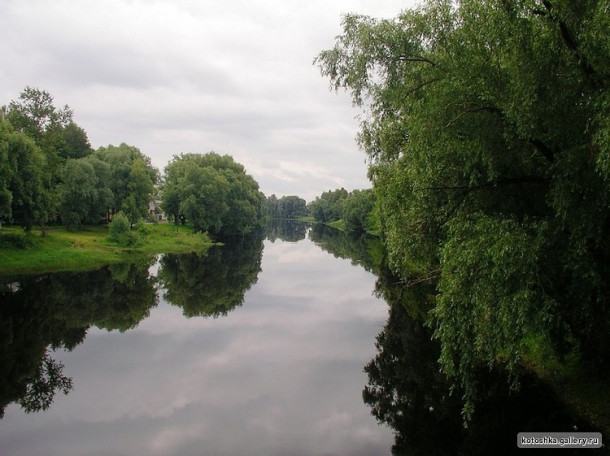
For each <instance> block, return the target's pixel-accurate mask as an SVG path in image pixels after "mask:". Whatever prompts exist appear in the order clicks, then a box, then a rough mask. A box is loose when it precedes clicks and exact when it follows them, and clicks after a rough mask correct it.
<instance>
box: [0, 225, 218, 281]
mask: <svg viewBox="0 0 610 456" xmlns="http://www.w3.org/2000/svg"><path fill="white" fill-rule="evenodd" d="M107 234H108V228H107V227H106V226H88V227H85V228H84V229H83V230H81V231H67V230H66V229H65V228H63V227H57V228H56V227H52V228H49V229H48V230H45V232H44V235H43V233H42V232H41V231H40V230H32V232H31V233H30V234H25V233H24V232H23V230H22V229H21V228H15V227H3V228H0V275H8V274H11V275H12V274H40V273H45V272H58V271H84V270H89V269H95V268H99V267H102V266H105V265H107V264H112V263H121V262H123V261H125V260H127V259H129V257H133V256H134V255H154V254H158V253H187V252H202V251H205V250H206V249H207V248H208V247H210V246H211V245H212V244H213V242H212V240H211V239H210V238H209V237H208V236H207V235H206V234H199V233H193V231H192V229H191V228H189V227H186V226H176V225H173V224H158V225H152V224H151V225H144V226H143V227H140V229H139V230H138V241H137V242H136V244H135V245H134V246H133V247H120V246H118V245H116V244H113V243H111V242H109V241H108V240H107V239H106V236H107Z"/></svg>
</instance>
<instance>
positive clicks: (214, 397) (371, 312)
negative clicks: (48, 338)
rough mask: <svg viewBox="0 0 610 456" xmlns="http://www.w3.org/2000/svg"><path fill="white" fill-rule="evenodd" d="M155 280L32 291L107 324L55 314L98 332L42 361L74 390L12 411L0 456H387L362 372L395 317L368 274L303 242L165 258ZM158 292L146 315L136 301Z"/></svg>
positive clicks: (78, 282)
mask: <svg viewBox="0 0 610 456" xmlns="http://www.w3.org/2000/svg"><path fill="white" fill-rule="evenodd" d="M259 245H260V248H258V246H259ZM223 249H225V250H224V252H223ZM263 252H264V253H263ZM261 254H262V255H261ZM261 256H262V258H261ZM236 260H237V261H236ZM237 262H241V264H240V265H239V266H236V263H237ZM115 269H117V270H118V269H119V268H115ZM126 269H129V267H126ZM148 270H149V271H150V276H151V277H142V275H141V274H140V275H138V274H133V273H131V274H130V273H129V272H127V273H126V272H125V271H124V270H118V272H113V271H112V270H111V272H110V273H109V274H108V273H101V274H98V275H95V274H93V273H89V274H84V275H82V276H78V275H76V274H73V275H71V276H69V277H65V278H63V279H58V280H57V281H55V282H54V283H53V284H50V285H46V282H48V281H49V280H52V279H50V278H49V277H46V276H45V277H41V278H38V279H37V280H30V281H29V282H28V284H31V285H32V286H37V285H38V286H39V288H40V291H41V293H46V292H47V288H49V289H53V290H54V291H55V292H58V293H60V294H62V293H66V292H67V290H66V289H63V290H62V286H61V285H58V283H59V284H63V285H64V287H63V288H68V289H69V288H70V287H69V284H70V283H72V284H74V286H75V287H76V288H77V289H78V290H77V291H75V293H74V294H76V295H78V294H79V292H82V294H81V296H82V295H86V294H87V293H88V294H89V295H95V296H97V295H100V294H102V295H103V293H104V292H108V293H109V294H107V295H105V296H106V299H110V300H116V302H114V303H108V304H109V305H106V306H105V307H107V308H109V309H110V310H111V312H108V313H107V314H103V312H101V309H99V308H97V309H93V310H91V309H90V307H91V306H92V305H95V304H93V303H90V302H84V303H79V302H77V301H78V296H70V297H69V298H67V299H66V298H65V296H63V298H59V299H60V300H61V299H66V301H67V302H66V304H68V306H69V307H70V308H71V309H72V310H75V311H76V312H75V315H67V314H66V313H60V314H57V313H55V315H54V318H55V319H62V320H65V321H68V325H69V326H71V327H73V328H75V327H81V326H84V323H88V322H92V323H93V326H92V327H91V328H90V329H88V331H87V335H86V337H85V338H84V340H83V341H82V342H81V343H79V344H78V345H76V346H75V347H74V348H73V349H72V350H71V351H65V350H56V351H49V356H50V357H51V358H52V359H53V360H54V361H55V364H56V365H59V363H61V364H63V366H64V367H63V371H62V375H63V376H64V377H69V378H71V381H72V388H71V390H70V391H69V392H68V394H66V395H64V394H62V392H61V391H59V392H58V393H56V394H55V397H54V400H53V402H52V404H50V406H49V408H48V410H47V411H46V412H38V413H30V414H27V413H24V412H23V411H22V410H21V408H20V407H19V406H17V405H15V404H12V405H9V406H8V407H7V408H6V410H5V416H4V418H3V420H2V421H0V454H2V455H12V456H19V455H28V456H31V455H46V456H54V455H58V456H59V455H62V456H68V455H84V454H87V455H139V454H142V455H201V454H206V455H224V454H226V455H259V454H260V455H274V454H276V455H288V454H290V455H326V454H342V455H346V454H350V455H386V454H389V450H390V446H391V443H392V433H391V431H390V430H389V429H388V428H386V427H381V426H379V425H378V424H377V423H376V421H375V418H374V417H373V416H371V414H370V409H369V408H368V407H367V406H366V405H365V404H364V403H363V402H362V388H363V386H364V385H365V384H366V374H365V373H364V372H363V366H364V365H365V364H366V363H367V362H368V361H369V360H370V359H371V357H372V356H373V355H374V353H375V345H374V340H375V336H376V335H377V333H379V331H380V330H381V329H382V328H383V325H384V323H385V321H386V319H387V315H388V309H387V305H386V304H385V302H383V301H382V300H380V299H378V298H376V297H374V296H373V295H372V291H373V288H374V283H375V276H374V275H373V274H371V273H370V272H367V271H366V270H364V269H363V268H362V267H360V266H357V265H353V264H352V263H351V262H350V261H348V260H343V259H339V258H335V257H333V256H332V255H329V254H328V253H326V252H325V251H323V250H322V249H320V248H319V247H318V246H317V245H316V244H314V243H313V242H312V241H311V240H309V239H302V240H300V241H299V242H289V241H283V240H281V239H275V240H274V241H273V242H272V241H270V240H265V241H264V243H263V244H255V245H254V246H249V247H247V248H243V247H242V248H241V249H240V248H237V249H230V248H225V247H223V248H221V249H216V250H215V251H213V252H210V254H209V255H208V256H207V257H205V258H201V259H200V258H197V257H196V256H195V255H191V256H186V257H171V258H163V259H162V260H161V261H159V262H156V263H154V264H152V265H151V266H150V267H149V269H148ZM156 276H159V277H157V278H156V279H155V280H157V281H158V283H159V285H158V290H157V294H156V302H155V299H154V298H153V300H152V301H151V300H150V298H151V293H150V290H149V291H143V288H144V289H145V288H147V287H150V286H152V282H153V280H151V279H154V278H155V277H156ZM161 276H162V277H161ZM109 277H111V278H109ZM161 278H162V280H160V279H161ZM105 279H107V280H109V281H110V283H108V282H107V281H105ZM121 280H125V282H126V283H121ZM41 282H42V283H43V286H42V287H40V283H41ZM85 282H88V285H84V283H85ZM136 283H138V284H139V286H138V287H137V288H133V289H132V288H131V287H130V285H132V284H136ZM189 283H191V284H194V285H195V286H194V288H193V289H191V290H185V289H184V288H185V287H187V286H188V284H189ZM15 286H17V285H15V284H13V287H15ZM19 286H21V287H24V286H27V284H23V283H22V284H20V285H19ZM121 287H124V288H125V290H123V292H121V291H120V288H121ZM100 289H101V290H103V291H101V290H100ZM60 290H61V291H60ZM111 290H114V291H115V293H113V292H112V291H111ZM49 292H50V291H49ZM142 296H144V298H142ZM128 298H134V302H133V303H131V302H127V301H123V302H121V301H122V300H126V299H128ZM41 299H44V298H43V297H42V296H41ZM49 299H50V298H49ZM170 300H171V301H173V302H171V301H170ZM143 302H144V304H143ZM210 303H213V304H211V305H210ZM52 305H54V304H52ZM117 308H122V309H123V310H124V309H127V310H126V311H117ZM143 309H145V310H143ZM112 310H114V311H115V312H114V314H113V312H112ZM79 313H80V315H79ZM83 314H84V315H83ZM146 314H147V315H148V316H144V318H142V319H141V321H139V323H137V326H136V327H135V328H133V329H126V328H125V327H129V326H130V325H131V323H132V322H134V321H135V322H137V321H138V320H139V319H140V316H142V315H146ZM43 320H44V321H47V320H48V318H44V319H43ZM30 330H32V328H30ZM54 337H56V338H57V337H59V338H60V339H61V337H64V336H61V335H60V336H58V335H57V334H56V335H55V336H54ZM64 338H69V337H68V336H66V337H64Z"/></svg>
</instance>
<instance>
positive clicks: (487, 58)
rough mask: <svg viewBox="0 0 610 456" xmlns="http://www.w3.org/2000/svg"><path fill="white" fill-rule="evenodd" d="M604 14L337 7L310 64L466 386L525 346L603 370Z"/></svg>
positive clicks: (400, 271)
mask: <svg viewBox="0 0 610 456" xmlns="http://www.w3.org/2000/svg"><path fill="white" fill-rule="evenodd" d="M609 13H610V11H609V10H608V3H607V2H606V1H604V0H586V1H579V2H566V1H559V0H525V1H506V0H485V1H483V0H464V1H460V2H454V1H451V0H428V1H425V2H423V3H422V5H421V6H419V7H418V8H415V9H410V10H406V11H404V12H403V13H401V14H400V15H398V16H397V17H396V18H393V19H383V20H381V19H373V18H370V17H366V16H360V15H355V14H350V15H346V16H345V17H344V18H343V24H342V26H343V31H342V33H341V35H340V36H339V37H338V38H337V40H336V43H335V46H334V47H332V48H331V49H328V50H324V51H322V52H321V53H320V54H319V55H318V57H317V59H316V64H317V65H318V66H319V68H320V70H321V73H322V75H323V76H325V77H328V78H329V80H330V82H331V87H332V88H334V89H336V90H339V89H345V90H347V91H348V92H350V93H351V95H352V99H353V102H354V103H355V104H356V105H358V106H360V107H362V109H364V110H365V115H363V116H362V118H363V121H362V124H361V130H360V133H359V135H358V141H359V144H360V146H361V147H362V148H363V150H364V151H365V153H366V154H367V157H368V164H369V177H370V179H371V181H372V183H373V188H374V194H375V197H376V199H377V208H378V212H379V217H380V221H381V223H380V226H381V227H382V237H383V239H384V242H385V245H386V249H387V252H388V261H389V264H390V267H391V269H392V272H393V273H394V274H396V275H397V276H398V278H399V280H401V281H402V282H403V283H404V284H405V285H409V284H413V283H421V282H422V281H429V282H431V283H434V285H435V287H434V293H433V300H432V301H431V302H432V304H431V306H430V309H429V313H428V317H429V324H430V326H431V327H432V328H433V329H434V331H433V336H434V338H436V339H438V340H439V341H440V343H441V355H440V364H441V367H442V369H443V371H444V372H445V373H446V374H447V375H448V376H449V377H450V378H451V379H453V382H454V386H455V387H457V388H461V390H462V391H463V394H464V398H465V401H466V402H465V403H466V407H465V414H466V415H467V416H468V415H469V414H470V412H471V409H470V405H471V404H472V403H473V400H474V398H475V397H476V394H477V393H476V382H475V380H474V378H475V372H476V371H477V370H478V369H480V368H481V367H483V368H484V366H486V365H493V364H496V363H500V364H502V365H504V366H507V367H508V369H509V371H510V372H512V373H513V375H515V376H516V375H517V374H518V372H519V370H520V369H522V360H523V358H524V357H525V356H528V355H532V350H534V351H535V350H538V351H540V350H544V351H545V353H546V355H545V356H546V357H547V358H548V357H551V358H553V359H558V360H564V359H566V357H572V359H578V360H579V362H580V363H581V366H582V367H583V372H588V373H589V374H592V373H594V372H597V373H598V374H600V373H602V372H605V373H606V374H607V372H608V366H610V362H609V361H610V338H609V337H608V334H610V331H609V329H610V311H609V305H610V288H609V287H608V280H607V276H608V271H609V270H610V242H609V241H610V238H609V235H608V233H610V231H609V227H610V204H609V201H610V186H609V185H608V181H609V179H610V166H609V164H610V122H609V121H608V119H609V118H610V94H609V91H608V86H609V84H610V43H609V41H608V37H609V36H610V14H609Z"/></svg>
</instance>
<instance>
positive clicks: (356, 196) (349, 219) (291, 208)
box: [267, 188, 378, 235]
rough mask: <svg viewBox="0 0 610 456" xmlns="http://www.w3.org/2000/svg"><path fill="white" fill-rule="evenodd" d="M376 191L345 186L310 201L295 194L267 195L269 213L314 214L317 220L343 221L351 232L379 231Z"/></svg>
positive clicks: (286, 216)
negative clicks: (350, 188)
mask: <svg viewBox="0 0 610 456" xmlns="http://www.w3.org/2000/svg"><path fill="white" fill-rule="evenodd" d="M374 209H375V194H374V192H373V190H372V189H365V190H359V189H357V190H352V191H351V192H348V191H347V190H346V189H344V188H340V189H335V190H328V191H325V192H322V194H321V195H319V196H317V197H316V198H315V199H314V200H313V201H310V202H309V203H307V202H306V201H305V200H304V199H303V198H300V197H298V196H296V195H289V196H282V197H281V198H277V196H275V195H271V196H270V197H268V198H267V214H268V215H269V216H270V217H271V218H278V219H290V218H299V217H312V218H313V220H314V221H315V222H318V223H331V222H337V221H343V222H344V225H345V230H346V231H347V232H348V233H351V234H355V235H359V234H362V233H365V232H376V231H378V220H377V215H376V212H375V210H374Z"/></svg>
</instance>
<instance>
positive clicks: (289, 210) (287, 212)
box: [278, 195, 307, 218]
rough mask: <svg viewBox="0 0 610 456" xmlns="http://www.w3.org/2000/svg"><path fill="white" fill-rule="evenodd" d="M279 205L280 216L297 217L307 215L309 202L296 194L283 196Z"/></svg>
mask: <svg viewBox="0 0 610 456" xmlns="http://www.w3.org/2000/svg"><path fill="white" fill-rule="evenodd" d="M278 205H279V213H280V217H284V218H296V217H301V216H304V215H307V202H306V201H305V200H304V199H303V198H300V197H298V196H296V195H289V196H283V197H281V198H280V199H279V201H278Z"/></svg>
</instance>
